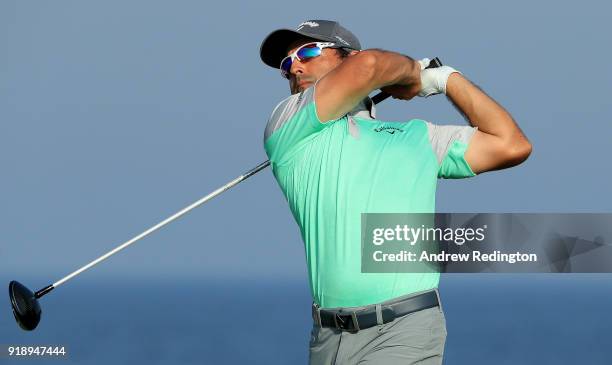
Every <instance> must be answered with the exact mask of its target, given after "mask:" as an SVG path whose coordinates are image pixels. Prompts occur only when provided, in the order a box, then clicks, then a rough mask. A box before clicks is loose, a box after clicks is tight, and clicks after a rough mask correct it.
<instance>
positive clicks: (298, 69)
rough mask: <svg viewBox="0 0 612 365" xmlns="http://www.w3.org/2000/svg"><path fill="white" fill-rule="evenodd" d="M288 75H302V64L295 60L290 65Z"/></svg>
mask: <svg viewBox="0 0 612 365" xmlns="http://www.w3.org/2000/svg"><path fill="white" fill-rule="evenodd" d="M289 73H291V74H293V75H296V76H297V75H298V74H303V73H304V64H303V63H302V62H301V61H300V60H298V59H297V58H296V59H295V60H294V61H293V62H292V63H291V68H290V69H289Z"/></svg>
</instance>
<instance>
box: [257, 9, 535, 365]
mask: <svg viewBox="0 0 612 365" xmlns="http://www.w3.org/2000/svg"><path fill="white" fill-rule="evenodd" d="M260 54H261V58H262V60H263V62H264V63H265V64H267V65H269V66H272V67H275V68H278V67H280V69H281V74H282V75H283V76H284V77H286V78H287V79H288V81H289V87H290V89H291V94H292V95H291V96H290V97H288V98H287V99H285V100H283V101H282V102H281V103H280V104H278V106H277V107H276V108H275V109H274V111H273V112H272V116H271V117H270V120H269V122H268V125H267V127H266V130H265V135H264V146H265V150H266V153H267V154H268V157H269V159H270V161H271V164H272V169H273V173H274V176H275V178H276V180H277V181H278V184H279V185H280V187H281V189H282V191H283V193H284V195H285V197H286V199H287V201H288V203H289V207H290V209H291V212H292V213H293V216H294V218H295V220H296V221H297V223H298V225H299V227H300V231H301V235H302V239H303V241H304V245H305V251H306V260H307V265H308V272H309V279H310V288H311V292H312V295H313V302H314V303H313V322H314V323H313V330H312V336H311V342H310V351H309V355H310V363H311V364H357V363H359V364H377V365H380V364H413V363H419V364H440V363H441V362H442V356H443V352H444V343H445V339H446V322H445V319H444V314H443V311H442V307H441V305H440V302H439V295H438V292H437V287H438V282H439V273H435V272H434V273H376V274H372V273H362V272H361V252H360V249H361V240H360V233H361V231H360V229H361V228H360V215H361V213H370V212H378V213H401V212H407V213H410V212H429V213H431V212H434V209H435V189H436V183H437V178H464V177H471V176H475V175H476V174H480V173H483V172H485V171H490V170H497V169H502V168H507V167H510V166H514V165H517V164H519V163H521V162H523V161H524V160H525V159H526V158H527V157H528V156H529V154H530V153H531V144H530V143H529V142H528V141H527V139H526V138H525V136H524V135H523V133H522V132H521V130H520V129H519V127H518V126H517V125H516V123H515V122H514V120H513V119H512V117H511V116H510V114H508V112H506V111H505V110H504V109H503V108H502V107H501V106H500V105H498V104H497V103H496V102H495V101H494V100H493V99H491V98H490V97H489V96H487V95H486V94H485V93H484V92H482V91H481V90H480V89H479V88H477V87H476V86H474V85H473V84H472V83H470V82H469V81H468V80H467V79H466V78H465V77H464V76H462V75H461V73H459V72H457V71H456V70H455V69H453V68H451V67H448V66H442V67H439V68H433V69H425V67H426V66H427V65H428V63H429V60H427V59H424V60H421V61H414V60H413V59H412V58H410V57H407V56H404V55H401V54H398V53H394V52H388V51H383V50H377V49H369V50H361V45H360V43H359V41H358V39H357V37H355V35H354V34H353V33H351V32H350V31H348V30H347V29H345V28H344V27H342V26H341V25H340V24H339V23H337V22H334V21H326V20H309V21H306V22H303V23H302V24H300V25H299V26H298V27H297V29H296V30H289V29H281V30H277V31H275V32H272V33H271V34H270V35H269V36H268V37H267V38H266V39H265V40H264V42H263V43H262V45H261V50H260ZM378 89H381V90H383V91H385V92H387V93H388V94H390V95H391V96H392V97H393V98H396V99H402V100H410V99H412V98H413V97H414V96H417V95H419V96H430V95H435V94H442V93H443V94H446V96H447V97H448V98H449V99H450V100H451V101H452V102H453V103H454V104H455V106H456V107H457V108H458V109H459V110H460V111H461V113H462V114H464V115H465V117H466V118H467V119H468V120H469V123H470V124H471V126H438V125H435V124H432V123H429V122H426V121H423V120H418V119H414V120H411V121H408V122H405V123H397V122H394V123H390V122H383V121H380V120H376V119H375V110H374V106H373V105H372V102H371V100H370V99H369V98H368V95H369V94H370V93H371V92H373V91H375V90H378ZM282 315H291V313H283V314H282Z"/></svg>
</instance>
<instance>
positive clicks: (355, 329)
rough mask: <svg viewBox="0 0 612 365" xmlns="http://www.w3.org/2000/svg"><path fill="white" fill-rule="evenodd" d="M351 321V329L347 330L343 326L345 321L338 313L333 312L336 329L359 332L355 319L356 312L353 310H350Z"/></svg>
mask: <svg viewBox="0 0 612 365" xmlns="http://www.w3.org/2000/svg"><path fill="white" fill-rule="evenodd" d="M351 321H352V322H353V330H352V331H349V330H348V328H346V326H345V325H346V323H347V322H345V321H344V319H343V318H342V316H341V315H340V313H338V312H336V313H335V314H334V325H335V326H336V329H339V330H345V331H348V332H352V333H356V332H359V330H360V328H359V321H357V314H356V313H355V312H351ZM338 322H340V323H338Z"/></svg>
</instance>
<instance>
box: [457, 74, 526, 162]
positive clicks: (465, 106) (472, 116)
mask: <svg viewBox="0 0 612 365" xmlns="http://www.w3.org/2000/svg"><path fill="white" fill-rule="evenodd" d="M446 96H447V97H448V98H449V99H450V100H451V101H452V102H453V104H455V106H456V107H457V108H458V109H459V111H460V112H461V113H462V114H463V115H464V116H465V117H466V118H467V119H468V121H469V123H470V124H471V125H472V126H474V127H478V131H476V133H475V134H474V136H473V137H472V139H471V140H470V143H469V145H468V148H467V150H466V152H465V160H466V161H467V163H468V164H469V165H470V167H471V169H472V171H474V173H477V174H478V173H481V172H485V171H490V170H499V169H503V168H508V167H511V166H515V165H518V164H520V163H521V162H523V161H525V160H526V159H527V157H529V155H530V154H531V148H532V147H531V143H529V141H528V140H527V138H526V137H525V135H524V134H523V132H522V131H521V129H520V128H519V126H518V125H517V124H516V123H515V122H514V120H513V119H512V116H511V115H510V113H508V112H507V111H506V110H505V109H504V108H503V107H502V106H501V105H499V104H498V103H497V102H495V100H493V99H492V98H490V97H489V96H488V95H487V94H485V93H484V92H483V91H482V90H480V89H479V88H478V87H477V86H475V85H474V84H472V83H471V82H470V81H468V80H467V79H466V78H465V77H463V76H462V75H461V74H459V73H452V74H451V75H450V77H449V78H448V82H447V85H446Z"/></svg>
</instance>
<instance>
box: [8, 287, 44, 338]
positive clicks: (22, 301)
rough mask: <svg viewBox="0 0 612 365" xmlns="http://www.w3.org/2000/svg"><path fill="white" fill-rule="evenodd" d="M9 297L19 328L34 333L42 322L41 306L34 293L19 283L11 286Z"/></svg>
mask: <svg viewBox="0 0 612 365" xmlns="http://www.w3.org/2000/svg"><path fill="white" fill-rule="evenodd" d="M9 297H10V298H11V306H12V307H13V315H14V316H15V320H16V321H17V324H19V327H21V328H23V329H24V330H26V331H32V330H33V329H35V328H36V326H38V322H40V314H41V310H40V304H38V299H36V296H35V294H34V293H32V291H31V290H30V289H28V288H26V287H25V286H24V285H23V284H21V283H19V282H17V281H14V280H13V281H11V282H10V284H9Z"/></svg>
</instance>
